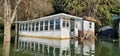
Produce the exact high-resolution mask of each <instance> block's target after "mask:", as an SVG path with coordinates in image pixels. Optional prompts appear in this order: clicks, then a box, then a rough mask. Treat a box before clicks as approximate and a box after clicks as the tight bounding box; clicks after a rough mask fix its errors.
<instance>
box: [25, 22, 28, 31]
mask: <svg viewBox="0 0 120 56" xmlns="http://www.w3.org/2000/svg"><path fill="white" fill-rule="evenodd" d="M25 25H26V27H25V30H26V31H27V27H28V25H27V23H26V24H25Z"/></svg>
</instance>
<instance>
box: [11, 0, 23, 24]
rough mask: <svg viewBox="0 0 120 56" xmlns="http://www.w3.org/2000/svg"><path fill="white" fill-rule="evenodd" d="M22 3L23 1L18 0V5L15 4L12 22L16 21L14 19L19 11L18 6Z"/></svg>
mask: <svg viewBox="0 0 120 56" xmlns="http://www.w3.org/2000/svg"><path fill="white" fill-rule="evenodd" d="M20 3H21V0H18V1H17V5H16V6H15V9H14V11H13V14H12V17H11V20H10V22H11V23H12V22H13V21H14V19H15V16H16V13H17V11H18V6H19V5H20Z"/></svg>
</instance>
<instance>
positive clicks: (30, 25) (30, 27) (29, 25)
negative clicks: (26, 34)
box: [29, 23, 31, 31]
mask: <svg viewBox="0 0 120 56" xmlns="http://www.w3.org/2000/svg"><path fill="white" fill-rule="evenodd" d="M30 30H31V23H29V31H30Z"/></svg>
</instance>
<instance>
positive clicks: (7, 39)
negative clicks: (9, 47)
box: [4, 22, 11, 42]
mask: <svg viewBox="0 0 120 56" xmlns="http://www.w3.org/2000/svg"><path fill="white" fill-rule="evenodd" d="M10 32H11V23H9V22H5V23H4V42H10V39H11V34H10Z"/></svg>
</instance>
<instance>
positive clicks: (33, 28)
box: [32, 22, 35, 31]
mask: <svg viewBox="0 0 120 56" xmlns="http://www.w3.org/2000/svg"><path fill="white" fill-rule="evenodd" d="M34 30H35V23H34V22H33V23H32V31H34Z"/></svg>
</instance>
